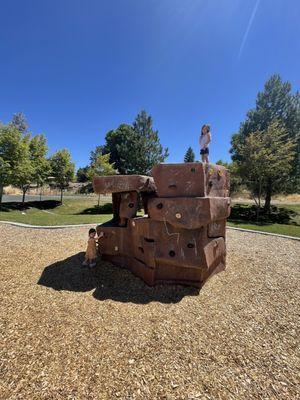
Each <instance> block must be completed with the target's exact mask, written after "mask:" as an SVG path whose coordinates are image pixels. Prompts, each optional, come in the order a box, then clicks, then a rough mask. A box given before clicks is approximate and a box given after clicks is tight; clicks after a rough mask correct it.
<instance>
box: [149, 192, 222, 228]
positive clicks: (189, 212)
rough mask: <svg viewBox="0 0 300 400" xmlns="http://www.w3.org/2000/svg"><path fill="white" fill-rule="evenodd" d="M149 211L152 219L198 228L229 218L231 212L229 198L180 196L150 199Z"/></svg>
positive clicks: (179, 226)
mask: <svg viewBox="0 0 300 400" xmlns="http://www.w3.org/2000/svg"><path fill="white" fill-rule="evenodd" d="M148 212H149V217H150V218H151V219H155V220H157V221H166V222H168V223H169V224H171V225H173V226H176V227H178V228H185V229H197V228H201V227H202V226H204V225H207V224H209V223H211V222H212V221H217V220H219V219H222V218H227V217H228V216H229V213H230V199H229V198H217V197H216V198H208V197H187V198H184V197H180V198H177V197H176V198H166V197H164V198H161V197H157V198H154V199H150V200H149V202H148Z"/></svg>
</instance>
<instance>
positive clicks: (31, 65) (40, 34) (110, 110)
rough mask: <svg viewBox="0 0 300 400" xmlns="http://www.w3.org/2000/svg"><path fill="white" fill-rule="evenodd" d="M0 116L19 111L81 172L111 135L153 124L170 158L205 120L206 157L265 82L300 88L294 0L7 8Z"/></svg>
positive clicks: (44, 1) (216, 150) (45, 2)
mask: <svg viewBox="0 0 300 400" xmlns="http://www.w3.org/2000/svg"><path fill="white" fill-rule="evenodd" d="M0 6H1V24H0V55H1V62H0V72H1V73H0V120H1V121H2V122H8V121H9V120H10V118H11V116H12V114H13V113H15V112H19V111H21V112H24V113H25V115H26V116H27V119H28V121H29V124H30V128H31V131H32V132H33V133H45V134H46V136H47V139H48V144H49V152H50V153H52V152H53V151H55V150H57V149H59V148H62V147H67V148H69V149H70V151H71V153H72V156H73V160H74V161H75V163H76V165H77V167H79V166H83V165H85V164H86V163H87V162H88V159H89V152H90V150H91V149H93V148H94V147H95V146H96V145H99V144H101V143H103V142H104V136H105V133H106V132H107V131H108V130H110V129H114V128H116V127H117V126H118V125H119V124H120V123H122V122H127V123H131V122H132V121H133V119H134V117H135V115H136V114H137V113H138V111H140V110H141V109H145V110H146V111H147V112H148V113H150V114H151V115H152V116H153V119H154V126H155V128H156V129H158V130H159V134H160V138H161V142H162V144H163V145H165V146H168V147H169V149H170V157H169V160H168V161H169V162H181V161H182V159H183V156H184V153H185V151H186V149H187V147H188V146H189V145H191V146H192V147H193V148H194V150H195V152H197V154H198V135H199V131H200V126H201V125H202V124H203V123H206V122H208V123H210V124H211V127H212V134H213V144H212V146H211V160H212V161H216V160H217V159H219V158H222V159H223V160H228V159H230V156H229V153H228V150H229V147H230V137H231V135H232V133H233V132H235V131H236V130H237V129H238V127H239V124H240V122H241V121H242V120H243V119H244V117H245V114H246V112H247V110H248V109H249V108H251V107H253V106H254V103H255V97H256V93H257V91H258V90H260V89H262V88H263V84H264V82H265V81H266V79H267V78H268V77H269V76H270V75H271V74H273V73H279V74H280V75H281V76H282V78H283V79H285V80H289V81H290V82H291V83H292V85H293V88H294V89H299V88H300V40H299V38H300V24H299V16H300V1H299V0H260V1H259V0H258V1H257V0H105V1H101V0H85V1H84V0H81V1H79V0H51V1H50V0H34V1H33V0H26V1H23V0H19V1H16V0H0Z"/></svg>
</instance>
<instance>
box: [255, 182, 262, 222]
mask: <svg viewBox="0 0 300 400" xmlns="http://www.w3.org/2000/svg"><path fill="white" fill-rule="evenodd" d="M260 207H261V179H259V187H258V207H257V208H256V222H258V220H259V212H260Z"/></svg>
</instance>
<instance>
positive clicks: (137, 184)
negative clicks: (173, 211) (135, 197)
mask: <svg viewBox="0 0 300 400" xmlns="http://www.w3.org/2000/svg"><path fill="white" fill-rule="evenodd" d="M93 188H94V192H95V193H100V194H105V193H118V192H132V191H136V192H154V191H155V190H156V188H155V185H154V181H153V178H151V177H149V176H143V175H108V176H96V177H95V178H94V179H93Z"/></svg>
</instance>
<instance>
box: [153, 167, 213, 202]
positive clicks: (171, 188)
mask: <svg viewBox="0 0 300 400" xmlns="http://www.w3.org/2000/svg"><path fill="white" fill-rule="evenodd" d="M151 174H152V176H153V178H154V182H155V185H156V187H157V195H158V196H159V197H203V196H204V195H205V174H204V168H203V164H202V163H184V164H158V165H155V167H153V168H152V171H151Z"/></svg>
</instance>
